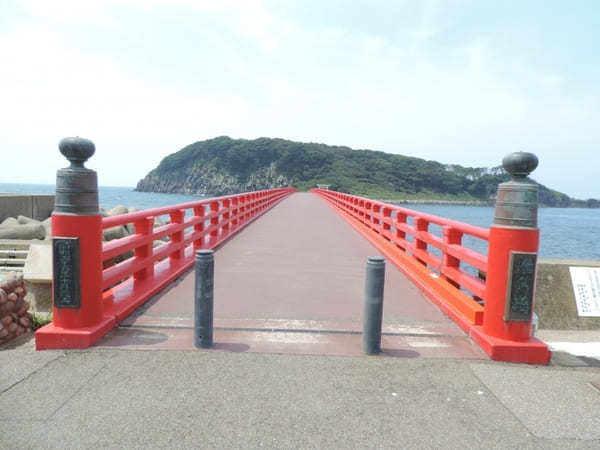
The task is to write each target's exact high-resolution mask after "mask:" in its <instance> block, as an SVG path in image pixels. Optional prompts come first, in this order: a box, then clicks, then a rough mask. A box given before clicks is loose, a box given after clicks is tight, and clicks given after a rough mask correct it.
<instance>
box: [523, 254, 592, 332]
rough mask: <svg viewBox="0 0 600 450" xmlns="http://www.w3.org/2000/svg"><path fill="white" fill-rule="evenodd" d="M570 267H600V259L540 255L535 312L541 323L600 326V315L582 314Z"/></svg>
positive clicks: (586, 327)
mask: <svg viewBox="0 0 600 450" xmlns="http://www.w3.org/2000/svg"><path fill="white" fill-rule="evenodd" d="M569 267H600V261H584V260H571V259H540V260H539V261H538V268H537V276H536V293H535V312H536V314H537V315H538V318H539V327H540V328H545V329H554V330H596V329H600V317H579V315H578V314H577V304H576V303H575V293H574V291H573V283H572V281H571V274H570V272H569Z"/></svg>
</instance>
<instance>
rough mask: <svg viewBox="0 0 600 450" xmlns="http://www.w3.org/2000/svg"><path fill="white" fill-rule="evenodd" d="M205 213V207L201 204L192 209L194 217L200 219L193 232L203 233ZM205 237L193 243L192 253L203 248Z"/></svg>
mask: <svg viewBox="0 0 600 450" xmlns="http://www.w3.org/2000/svg"><path fill="white" fill-rule="evenodd" d="M205 213H206V205H204V204H201V205H198V206H195V207H194V217H196V218H200V219H201V220H200V222H198V223H197V224H196V225H194V232H195V233H197V232H202V231H204V216H205ZM205 240H206V239H205V236H202V237H200V238H198V239H196V240H195V241H194V253H195V252H196V250H200V249H202V248H204V242H205Z"/></svg>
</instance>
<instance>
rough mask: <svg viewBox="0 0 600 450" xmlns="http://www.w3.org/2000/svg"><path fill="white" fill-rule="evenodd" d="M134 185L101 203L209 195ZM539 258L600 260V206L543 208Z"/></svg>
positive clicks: (438, 211) (468, 210) (485, 220)
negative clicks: (138, 188)
mask: <svg viewBox="0 0 600 450" xmlns="http://www.w3.org/2000/svg"><path fill="white" fill-rule="evenodd" d="M134 189H135V187H134V186H99V187H98V196H99V203H100V206H101V207H102V208H104V209H111V208H114V207H115V206H118V205H124V206H128V207H130V206H134V207H136V208H138V209H140V210H144V209H149V208H157V207H160V206H168V205H175V204H179V203H186V202H191V201H195V200H202V199H204V198H208V196H202V195H185V194H163V193H154V192H136V191H134ZM4 192H10V193H23V194H25V193H28V194H54V193H55V185H54V184H23V183H0V193H4ZM402 206H403V207H406V206H408V209H412V210H416V211H421V212H426V213H429V214H433V215H436V216H440V217H446V218H448V219H453V220H457V221H459V222H464V223H468V224H471V225H476V226H479V227H483V228H489V227H490V225H491V224H492V222H493V220H494V207H493V206H470V205H449V204H430V203H423V204H419V203H414V204H410V205H402ZM538 227H539V229H540V249H539V257H540V258H557V259H578V260H600V209H589V208H547V207H544V208H540V209H539V210H538ZM484 244H485V243H483V242H475V243H474V246H473V247H478V248H477V250H479V251H483V252H486V248H485V247H487V245H484Z"/></svg>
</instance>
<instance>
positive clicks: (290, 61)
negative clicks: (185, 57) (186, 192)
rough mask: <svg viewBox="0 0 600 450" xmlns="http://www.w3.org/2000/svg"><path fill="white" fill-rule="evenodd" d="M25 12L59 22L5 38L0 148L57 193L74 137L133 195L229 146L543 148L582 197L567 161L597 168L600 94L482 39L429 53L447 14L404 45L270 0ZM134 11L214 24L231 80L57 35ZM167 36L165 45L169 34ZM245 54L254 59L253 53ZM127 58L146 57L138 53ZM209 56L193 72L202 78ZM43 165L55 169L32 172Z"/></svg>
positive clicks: (214, 48) (548, 173)
mask: <svg viewBox="0 0 600 450" xmlns="http://www.w3.org/2000/svg"><path fill="white" fill-rule="evenodd" d="M25 4H26V6H27V7H28V8H29V11H30V12H31V13H32V14H35V15H36V17H38V18H39V19H40V20H42V22H43V24H42V25H40V24H39V23H38V24H35V22H33V23H30V24H29V25H27V26H25V25H22V26H21V27H18V26H17V27H14V28H13V29H12V30H10V31H5V32H4V33H2V31H1V30H0V33H2V34H0V60H2V61H9V62H10V63H9V64H5V65H4V66H3V69H2V71H1V72H0V95H1V96H2V98H3V103H2V104H1V105H0V121H1V123H3V125H4V129H5V130H6V131H5V132H4V133H3V134H4V135H3V136H1V137H0V145H2V146H6V147H9V148H15V149H20V150H21V151H18V152H15V154H14V157H12V158H11V161H10V162H9V164H10V168H9V171H10V172H11V173H14V174H15V177H13V180H14V181H22V182H26V181H30V182H33V181H41V180H44V179H45V180H46V181H51V180H52V179H53V176H54V173H53V171H54V170H55V169H54V166H55V165H63V163H62V161H61V160H60V158H61V157H60V156H59V155H58V152H57V151H56V143H57V141H58V140H59V139H60V138H61V137H63V136H66V135H74V134H79V135H82V136H85V137H88V138H91V139H92V140H94V141H95V142H96V144H97V149H98V150H97V154H96V155H95V156H94V158H93V160H92V161H91V162H90V165H91V166H92V167H95V168H96V169H97V170H98V171H99V173H100V179H101V180H106V181H104V182H103V183H104V184H129V185H131V184H133V183H135V182H136V181H137V180H138V179H139V178H141V177H142V176H144V175H145V173H146V172H147V171H148V170H150V169H151V168H153V167H154V166H155V165H156V164H157V163H158V161H159V160H160V159H162V157H164V156H166V155H167V154H169V153H172V152H173V151H176V150H178V149H179V148H181V147H183V146H184V145H186V144H189V143H191V142H194V141H196V140H200V139H206V138H210V137H214V136H217V135H223V134H228V135H231V136H233V137H243V138H253V137H258V136H271V137H283V138H289V139H296V140H306V141H317V142H325V143H330V144H341V145H349V146H353V147H357V148H373V149H378V150H385V151H390V152H398V153H404V154H409V155H414V156H420V157H424V158H427V159H436V160H439V161H441V162H449V163H459V164H463V165H476V166H492V165H497V164H498V163H499V161H500V160H501V158H502V156H503V155H504V154H505V153H507V152H509V151H514V150H528V151H534V152H536V153H538V156H539V157H540V160H541V165H540V168H539V169H538V171H536V173H535V174H536V175H537V177H538V179H539V181H541V182H543V183H545V184H548V185H551V186H552V187H555V188H557V189H559V190H565V191H567V192H569V193H575V194H576V195H581V194H580V193H578V192H576V191H575V188H573V186H574V184H573V181H572V178H569V177H568V176H567V175H568V174H567V175H565V172H567V171H566V170H565V169H564V165H562V164H561V163H560V160H561V158H562V159H564V157H563V156H562V154H563V152H564V151H565V149H569V152H570V155H571V156H576V155H580V157H583V156H584V155H585V152H588V153H589V152H590V151H591V149H592V148H594V145H595V144H594V142H595V143H596V144H597V142H598V131H597V130H595V129H594V127H593V124H594V123H596V122H597V120H595V119H596V118H597V117H598V111H599V110H600V107H599V101H598V98H599V97H598V93H597V92H596V93H592V95H591V97H590V96H588V98H586V99H585V101H584V100H582V99H581V98H579V97H577V96H575V95H574V94H571V93H569V92H568V91H567V90H566V88H567V87H568V80H567V79H566V78H565V76H564V75H563V74H561V73H560V72H557V71H548V70H546V71H544V70H542V69H541V68H537V67H533V66H531V65H527V64H526V63H523V62H522V60H519V63H518V64H517V63H516V62H515V61H512V60H507V59H506V56H505V55H502V54H501V53H499V52H498V50H497V48H496V44H497V43H496V42H495V41H494V38H493V36H491V37H490V36H479V37H477V36H476V37H473V38H472V39H471V40H470V41H469V42H461V43H460V45H454V46H452V47H449V50H448V52H447V53H445V54H444V55H442V56H439V55H437V56H436V55H434V54H433V52H432V49H431V46H430V45H429V44H428V41H430V40H432V39H434V38H436V36H439V35H440V33H442V32H443V30H444V27H445V24H443V21H442V17H443V9H440V6H439V5H438V6H436V5H435V4H433V7H432V9H431V10H427V11H425V12H424V13H423V16H422V17H421V18H420V19H419V20H418V21H417V23H416V26H415V27H414V28H413V30H416V31H415V32H414V33H412V34H411V33H408V34H406V33H405V34H404V38H397V37H396V38H392V37H390V36H386V35H384V34H382V33H375V32H372V33H367V32H364V31H363V32H360V33H358V32H355V31H354V30H351V29H347V28H342V27H340V26H338V25H337V24H335V23H334V24H331V25H330V26H325V25H323V26H320V27H312V26H310V25H309V24H306V23H299V22H297V21H294V20H292V19H290V18H289V17H288V18H283V17H282V16H278V15H277V14H275V13H274V12H273V10H270V9H269V8H267V7H266V6H265V5H264V4H263V3H262V2H260V1H255V2H233V1H227V2H222V1H207V2H196V1H191V0H174V1H167V0H147V1H142V0H125V1H119V2H118V1H116V0H107V1H103V2H80V1H75V0H55V1H54V2H45V1H41V0H37V1H36V0H27V1H26V2H25ZM48 5H52V7H50V6H48ZM123 5H125V6H126V7H128V8H144V10H145V11H149V12H151V13H156V14H158V15H160V14H162V12H163V10H165V11H167V10H169V11H171V10H173V9H174V8H175V9H179V10H180V12H181V11H183V12H184V13H186V14H202V17H208V18H209V19H210V20H209V21H208V23H211V24H214V29H213V30H208V32H210V33H212V35H213V36H214V39H213V40H211V42H210V45H208V46H206V47H205V48H203V51H202V53H201V57H198V58H201V59H202V64H203V66H202V67H200V68H199V69H197V70H198V71H199V72H200V73H202V72H203V70H202V69H203V67H204V66H206V67H211V68H216V70H215V71H214V73H215V74H217V75H211V78H210V79H208V81H209V84H208V85H207V86H204V85H203V84H202V83H200V82H199V83H197V84H194V83H193V82H189V81H186V83H183V82H181V79H180V78H178V75H177V73H176V72H175V71H171V72H169V75H168V78H167V79H162V78H161V77H156V76H154V75H156V73H155V72H153V70H154V69H153V68H150V69H149V70H150V72H149V73H145V72H144V71H143V70H136V69H135V66H134V65H130V66H124V65H123V63H122V61H121V60H119V59H117V58H116V57H114V56H113V55H111V54H110V53H108V50H106V51H104V50H102V49H99V50H96V51H91V50H90V51H86V50H85V47H83V48H80V49H77V48H76V47H75V46H74V45H73V38H74V37H76V36H73V35H72V34H69V32H68V31H65V30H64V27H63V26H61V25H60V24H58V25H56V24H52V21H57V22H58V21H62V22H63V23H64V22H65V21H67V22H68V21H74V22H77V23H94V24H96V25H99V26H101V27H103V26H105V27H110V28H112V29H117V30H126V29H130V28H133V29H135V26H136V23H134V22H127V21H125V19H124V18H123V17H122V16H120V15H119V12H120V11H121V8H122V7H123ZM62 10H69V13H68V14H66V15H63V14H62V13H61V11H62ZM203 31H205V30H203ZM156 33H157V37H156V38H157V39H160V38H161V36H162V35H161V33H168V30H160V29H157V30H156ZM407 36H408V37H407ZM233 38H235V39H233ZM238 42H243V44H244V47H245V48H246V47H247V48H250V49H254V53H252V54H249V53H243V51H242V49H240V48H239V47H238V46H237V45H238V44H237V43H238ZM126 51H128V52H132V57H135V51H136V50H135V49H128V50H126ZM157 58H158V56H157ZM195 59H196V57H195V56H191V57H189V61H186V62H185V64H184V65H182V67H184V68H187V67H193V64H194V63H195V61H194V60H195ZM119 61H121V62H119ZM156 70H158V68H157V69H156ZM221 76H222V77H223V78H224V79H227V81H226V82H225V81H222V82H221V80H220V79H219V78H220V77H221ZM157 80H161V81H157ZM573 147H574V148H573ZM32 159H36V160H39V161H40V162H42V163H43V164H41V165H40V166H39V167H31V168H30V169H29V170H28V171H27V172H26V173H24V174H23V175H16V174H17V173H19V171H18V170H17V168H19V167H25V166H27V164H28V162H29V161H31V160H32ZM561 172H562V173H561ZM16 177H21V178H16ZM573 177H575V175H573ZM101 182H102V181H101ZM581 189H582V191H581V192H583V190H584V189H587V187H585V186H584V187H582V188H581ZM584 195H585V194H584ZM593 195H596V196H598V197H600V192H598V193H597V194H593Z"/></svg>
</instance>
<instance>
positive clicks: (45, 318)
mask: <svg viewBox="0 0 600 450" xmlns="http://www.w3.org/2000/svg"><path fill="white" fill-rule="evenodd" d="M30 314H31V318H32V321H31V329H32V330H33V331H35V330H37V329H38V328H42V327H43V326H44V325H48V324H49V323H50V322H52V313H51V312H39V311H32V312H30Z"/></svg>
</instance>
